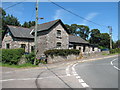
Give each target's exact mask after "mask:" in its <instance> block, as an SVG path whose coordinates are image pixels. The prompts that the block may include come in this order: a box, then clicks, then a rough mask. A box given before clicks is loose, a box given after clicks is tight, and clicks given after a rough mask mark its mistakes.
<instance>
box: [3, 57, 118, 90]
mask: <svg viewBox="0 0 120 90" xmlns="http://www.w3.org/2000/svg"><path fill="white" fill-rule="evenodd" d="M118 71H119V68H118V57H105V58H104V57H102V58H95V59H88V60H77V61H66V62H60V63H56V64H48V65H43V66H42V67H37V68H32V69H22V70H21V69H20V70H15V71H13V70H10V69H9V71H7V70H6V69H4V68H3V72H2V80H1V82H2V88H70V89H73V88H81V89H82V88H87V89H88V90H94V89H95V88H109V89H108V90H113V88H118ZM110 88H112V89H110ZM101 90H102V89H101ZM115 90H118V89H115Z"/></svg>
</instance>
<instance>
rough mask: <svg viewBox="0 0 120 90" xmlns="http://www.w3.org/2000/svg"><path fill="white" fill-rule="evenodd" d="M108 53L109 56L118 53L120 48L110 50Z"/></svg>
mask: <svg viewBox="0 0 120 90" xmlns="http://www.w3.org/2000/svg"><path fill="white" fill-rule="evenodd" d="M110 53H111V54H113V53H120V48H116V49H111V50H110Z"/></svg>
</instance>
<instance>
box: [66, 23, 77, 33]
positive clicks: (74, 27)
mask: <svg viewBox="0 0 120 90" xmlns="http://www.w3.org/2000/svg"><path fill="white" fill-rule="evenodd" d="M65 26H66V28H67V29H68V30H69V31H68V32H69V33H70V34H72V35H75V34H76V30H77V28H78V27H77V24H71V25H68V24H65Z"/></svg>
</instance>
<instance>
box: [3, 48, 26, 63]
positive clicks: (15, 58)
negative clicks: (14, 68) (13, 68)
mask: <svg viewBox="0 0 120 90" xmlns="http://www.w3.org/2000/svg"><path fill="white" fill-rule="evenodd" d="M24 52H25V51H24V49H22V48H19V49H2V63H8V64H10V65H11V64H15V65H16V64H18V62H19V61H20V58H21V57H22V55H23V54H24Z"/></svg>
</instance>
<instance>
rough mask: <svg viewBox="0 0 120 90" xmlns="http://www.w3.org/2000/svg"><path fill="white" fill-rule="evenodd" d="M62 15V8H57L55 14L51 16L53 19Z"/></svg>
mask: <svg viewBox="0 0 120 90" xmlns="http://www.w3.org/2000/svg"><path fill="white" fill-rule="evenodd" d="M63 17H64V10H62V9H58V10H56V12H55V15H54V16H53V19H54V20H55V19H61V18H63Z"/></svg>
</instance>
